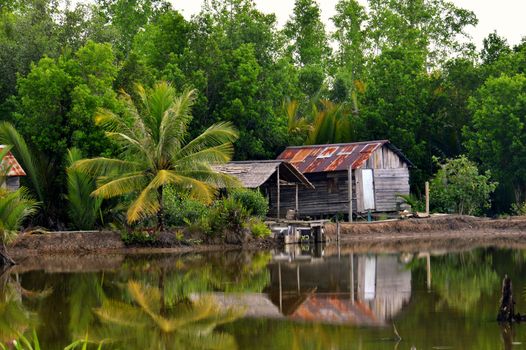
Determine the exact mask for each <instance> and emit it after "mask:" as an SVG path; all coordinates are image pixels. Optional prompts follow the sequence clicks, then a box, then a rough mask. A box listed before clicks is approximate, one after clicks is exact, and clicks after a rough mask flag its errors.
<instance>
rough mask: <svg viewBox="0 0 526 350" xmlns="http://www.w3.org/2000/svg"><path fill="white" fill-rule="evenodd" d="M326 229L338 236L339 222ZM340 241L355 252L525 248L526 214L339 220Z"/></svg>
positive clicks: (334, 237) (334, 238)
mask: <svg viewBox="0 0 526 350" xmlns="http://www.w3.org/2000/svg"><path fill="white" fill-rule="evenodd" d="M325 232H326V234H327V236H328V237H329V238H330V239H331V240H333V241H335V240H336V239H337V237H336V236H337V226H336V224H332V223H331V224H327V225H326V226H325ZM340 242H341V243H342V246H343V247H344V249H346V250H352V251H353V252H411V251H412V252H416V251H432V250H434V251H440V250H443V251H462V250H469V249H473V248H475V247H490V246H491V247H500V248H518V249H526V218H525V217H515V218H510V219H498V220H492V219H483V218H475V217H469V216H440V217H432V218H427V219H409V220H400V221H388V222H376V223H374V222H373V223H355V224H348V223H343V224H340ZM329 249H333V248H332V247H331V248H329ZM340 250H341V248H340Z"/></svg>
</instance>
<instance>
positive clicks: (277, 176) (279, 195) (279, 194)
mask: <svg viewBox="0 0 526 350" xmlns="http://www.w3.org/2000/svg"><path fill="white" fill-rule="evenodd" d="M276 178H277V181H278V186H277V187H278V199H277V202H278V203H277V205H278V210H277V217H278V220H279V217H280V215H279V214H280V213H279V212H280V207H281V203H280V202H281V190H280V183H279V165H278V170H277V171H276Z"/></svg>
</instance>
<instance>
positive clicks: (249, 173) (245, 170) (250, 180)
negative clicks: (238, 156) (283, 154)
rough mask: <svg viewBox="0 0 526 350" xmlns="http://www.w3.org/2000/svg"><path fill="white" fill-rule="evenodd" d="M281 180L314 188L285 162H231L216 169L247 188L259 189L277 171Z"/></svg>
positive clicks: (294, 168)
mask: <svg viewBox="0 0 526 350" xmlns="http://www.w3.org/2000/svg"><path fill="white" fill-rule="evenodd" d="M278 167H279V169H280V170H279V171H280V173H279V176H280V179H281V180H285V181H287V182H289V183H296V184H300V185H303V186H305V187H308V188H314V186H313V185H312V184H311V183H310V182H309V180H307V178H306V177H305V176H304V175H303V174H302V173H300V172H299V171H298V169H296V167H295V166H293V165H292V164H290V163H288V162H286V161H283V160H255V161H243V162H230V163H227V164H223V165H216V166H214V169H215V170H216V171H218V172H220V173H223V174H228V175H232V176H235V177H236V178H237V179H238V180H239V181H240V182H241V184H242V185H243V186H244V187H246V188H258V187H259V186H261V185H263V184H264V183H265V182H267V181H268V180H269V179H270V178H271V177H272V176H273V175H274V174H275V173H276V171H277V169H278Z"/></svg>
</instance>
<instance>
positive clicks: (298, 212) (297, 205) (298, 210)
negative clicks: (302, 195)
mask: <svg viewBox="0 0 526 350" xmlns="http://www.w3.org/2000/svg"><path fill="white" fill-rule="evenodd" d="M298 187H299V186H298V184H296V220H298V219H299V216H300V201H299V190H298Z"/></svg>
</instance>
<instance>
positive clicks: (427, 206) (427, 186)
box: [426, 181, 429, 216]
mask: <svg viewBox="0 0 526 350" xmlns="http://www.w3.org/2000/svg"><path fill="white" fill-rule="evenodd" d="M426 216H429V181H426Z"/></svg>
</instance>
